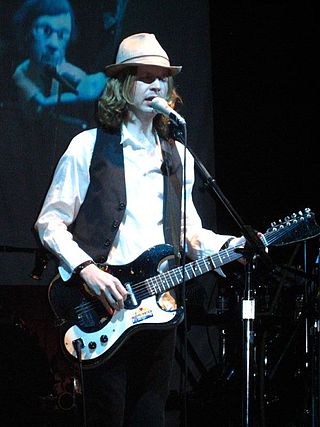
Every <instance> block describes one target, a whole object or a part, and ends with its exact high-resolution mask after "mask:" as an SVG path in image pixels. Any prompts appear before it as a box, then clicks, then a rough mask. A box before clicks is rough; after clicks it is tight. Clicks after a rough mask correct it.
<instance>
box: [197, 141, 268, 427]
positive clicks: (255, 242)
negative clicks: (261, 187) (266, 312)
mask: <svg viewBox="0 0 320 427" xmlns="http://www.w3.org/2000/svg"><path fill="white" fill-rule="evenodd" d="M189 151H190V152H191V154H192V156H193V157H194V161H195V166H196V167H197V170H198V171H199V172H200V174H201V176H202V179H203V182H204V186H205V187H209V188H210V189H212V190H213V191H214V193H215V194H216V195H217V196H218V198H219V199H220V201H221V202H222V203H223V205H224V207H225V208H226V209H227V211H228V212H229V213H230V215H231V217H232V218H233V219H234V221H235V222H236V224H237V225H238V226H239V228H240V232H241V233H242V235H243V236H244V237H245V239H246V246H245V248H244V250H243V251H242V250H241V253H243V256H244V257H245V258H246V259H247V263H246V265H245V292H244V297H243V301H242V322H243V345H242V352H243V403H242V426H243V427H252V426H253V414H252V407H253V404H252V383H253V370H252V365H253V355H254V343H253V341H254V329H253V321H254V318H255V300H254V289H253V284H252V271H253V265H254V264H253V262H254V259H255V258H256V257H257V256H259V258H260V259H261V261H262V262H263V263H264V265H265V266H266V268H267V269H271V267H272V262H271V260H270V258H269V256H268V254H267V253H266V251H265V246H264V245H263V243H262V241H261V240H260V239H259V238H258V236H257V234H256V232H254V231H253V229H252V227H250V226H249V225H245V224H244V222H243V220H242V219H241V217H240V216H239V214H238V213H237V212H236V211H235V209H234V208H233V207H232V205H231V203H230V202H229V200H228V199H227V198H226V196H225V195H224V194H223V192H222V191H221V189H220V188H219V186H218V185H217V183H216V181H215V180H214V179H213V177H212V176H211V175H210V174H209V172H208V171H207V170H206V168H205V167H204V165H203V164H202V163H201V162H200V160H199V159H198V158H197V156H196V155H195V154H194V152H193V151H192V149H191V148H190V147H189ZM239 252H240V250H239Z"/></svg>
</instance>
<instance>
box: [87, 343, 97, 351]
mask: <svg viewBox="0 0 320 427" xmlns="http://www.w3.org/2000/svg"><path fill="white" fill-rule="evenodd" d="M88 347H89V348H90V350H95V349H96V348H97V344H96V343H95V342H94V341H90V342H89V344H88Z"/></svg>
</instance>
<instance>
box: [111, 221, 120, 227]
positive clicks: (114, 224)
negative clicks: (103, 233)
mask: <svg viewBox="0 0 320 427" xmlns="http://www.w3.org/2000/svg"><path fill="white" fill-rule="evenodd" d="M119 225H120V222H119V221H118V220H116V219H115V220H114V221H113V224H112V227H113V228H118V227H119Z"/></svg>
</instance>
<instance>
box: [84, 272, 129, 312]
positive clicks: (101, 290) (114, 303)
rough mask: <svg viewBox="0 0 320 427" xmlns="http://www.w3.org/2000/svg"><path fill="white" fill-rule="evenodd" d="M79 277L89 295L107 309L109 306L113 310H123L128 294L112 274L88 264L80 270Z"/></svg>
mask: <svg viewBox="0 0 320 427" xmlns="http://www.w3.org/2000/svg"><path fill="white" fill-rule="evenodd" d="M80 277H81V279H83V280H84V281H85V283H86V285H87V287H88V288H89V291H90V293H91V294H92V295H94V296H96V297H97V298H99V299H100V301H101V302H102V303H103V304H104V305H105V306H106V307H107V308H108V307H109V308H110V306H111V307H112V308H113V309H114V310H121V309H123V308H124V301H125V300H126V298H127V295H128V292H127V291H126V289H125V287H124V286H123V285H122V283H121V282H120V281H119V280H118V279H117V278H116V277H114V276H112V274H109V273H108V272H106V271H103V270H101V269H100V268H99V267H97V266H96V265H94V264H90V265H88V266H87V267H85V268H84V269H83V270H81V272H80Z"/></svg>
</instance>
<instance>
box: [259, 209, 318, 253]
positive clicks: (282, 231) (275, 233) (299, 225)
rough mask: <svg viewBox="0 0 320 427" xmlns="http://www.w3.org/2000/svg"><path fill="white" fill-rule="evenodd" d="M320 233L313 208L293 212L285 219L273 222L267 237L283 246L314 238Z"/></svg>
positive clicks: (273, 242)
mask: <svg viewBox="0 0 320 427" xmlns="http://www.w3.org/2000/svg"><path fill="white" fill-rule="evenodd" d="M319 234H320V227H319V225H318V224H317V223H316V219H315V214H314V213H313V212H311V209H309V208H305V209H304V211H303V212H302V211H299V212H298V213H297V214H296V213H293V214H292V215H291V216H286V217H285V218H284V219H283V220H279V221H278V222H272V223H271V227H270V228H269V229H268V230H267V233H266V235H265V237H266V238H267V240H268V242H269V241H270V242H271V243H270V244H272V245H274V246H283V245H288V244H290V243H296V242H301V241H303V240H306V239H312V238H313V237H316V236H318V235H319Z"/></svg>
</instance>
